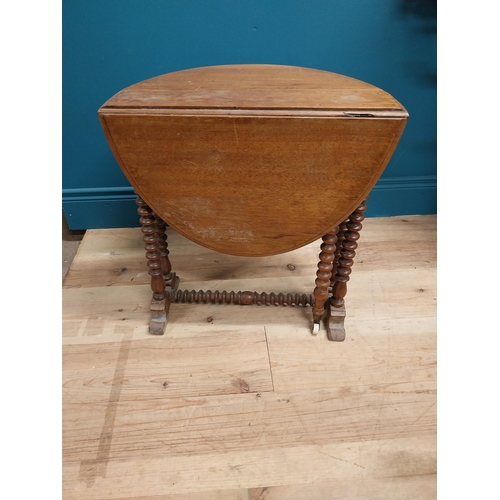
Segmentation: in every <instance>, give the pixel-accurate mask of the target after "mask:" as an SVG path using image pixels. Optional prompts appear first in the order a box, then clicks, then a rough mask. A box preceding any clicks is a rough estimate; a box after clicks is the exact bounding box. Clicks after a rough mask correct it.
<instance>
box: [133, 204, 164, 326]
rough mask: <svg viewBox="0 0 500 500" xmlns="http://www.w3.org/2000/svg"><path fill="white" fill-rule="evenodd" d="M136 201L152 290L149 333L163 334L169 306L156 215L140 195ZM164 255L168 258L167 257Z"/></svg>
mask: <svg viewBox="0 0 500 500" xmlns="http://www.w3.org/2000/svg"><path fill="white" fill-rule="evenodd" d="M136 203H137V205H138V206H139V208H138V209H137V212H138V213H139V215H140V219H139V221H140V223H141V225H142V228H141V231H142V233H143V237H142V239H143V240H144V248H145V250H146V258H147V259H148V268H149V271H148V272H149V275H150V276H151V289H152V290H153V298H152V299H151V322H150V324H149V333H152V334H154V335H163V333H164V332H165V327H166V325H167V314H168V310H169V308H170V294H168V293H167V292H166V290H165V279H164V277H163V269H162V255H161V253H160V240H159V238H158V226H157V216H156V214H155V213H154V212H153V210H151V208H149V207H148V205H147V204H146V202H145V201H144V200H143V199H142V198H141V197H140V196H137V200H136ZM158 224H159V223H158ZM165 241H166V240H165ZM162 244H163V243H162ZM164 257H165V258H166V259H168V257H166V256H164ZM164 265H165V266H167V267H165V270H167V269H168V265H167V263H166V261H164Z"/></svg>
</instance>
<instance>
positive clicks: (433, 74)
mask: <svg viewBox="0 0 500 500" xmlns="http://www.w3.org/2000/svg"><path fill="white" fill-rule="evenodd" d="M400 14H401V16H402V17H405V18H408V17H413V18H414V19H415V21H416V23H415V26H416V29H417V30H418V31H419V32H420V33H421V34H423V35H429V38H430V37H432V38H433V39H434V38H435V37H436V35H437V0H403V1H402V3H401V10H400ZM433 46H434V47H435V44H433ZM407 69H408V70H409V71H410V72H411V74H413V75H414V76H415V77H416V78H417V79H418V80H419V81H420V83H421V84H423V85H425V86H427V87H432V88H436V87H437V66H436V65H433V66H430V65H429V64H428V63H425V62H423V61H409V62H408V65H407Z"/></svg>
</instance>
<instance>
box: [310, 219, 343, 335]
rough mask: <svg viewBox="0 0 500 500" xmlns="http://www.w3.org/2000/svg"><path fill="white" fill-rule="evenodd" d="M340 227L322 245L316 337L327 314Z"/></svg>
mask: <svg viewBox="0 0 500 500" xmlns="http://www.w3.org/2000/svg"><path fill="white" fill-rule="evenodd" d="M338 232H339V227H338V226H337V227H335V228H333V229H332V230H331V231H330V232H329V233H327V234H325V236H323V243H322V244H321V253H320V254H319V262H318V270H317V271H316V288H315V289H314V306H313V329H312V333H313V334H314V335H316V334H317V333H318V332H319V329H320V321H321V318H322V317H323V316H324V314H325V307H324V306H325V302H326V300H327V299H328V285H329V284H330V279H331V277H332V268H333V261H334V259H335V255H334V252H335V248H336V245H335V243H336V242H337V233H338Z"/></svg>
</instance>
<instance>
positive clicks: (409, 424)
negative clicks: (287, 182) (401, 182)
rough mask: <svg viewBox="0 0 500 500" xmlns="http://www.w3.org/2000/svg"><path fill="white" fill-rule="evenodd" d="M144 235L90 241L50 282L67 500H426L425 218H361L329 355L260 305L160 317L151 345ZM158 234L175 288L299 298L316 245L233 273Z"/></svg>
mask: <svg viewBox="0 0 500 500" xmlns="http://www.w3.org/2000/svg"><path fill="white" fill-rule="evenodd" d="M141 236H142V235H141V232H140V230H139V229H119V230H92V231H87V233H86V234H85V237H84V238H83V241H82V243H81V245H80V248H79V250H78V253H77V255H76V257H75V259H74V261H73V263H72V266H71V268H70V270H69V272H68V274H67V276H66V279H65V281H64V283H63V315H64V317H63V498H64V499H65V500H70V499H85V500H93V499H102V500H105V499H115V500H117V499H141V500H187V499H192V500H215V499H217V500H244V499H245V500H247V499H248V500H257V499H259V500H264V499H265V500H285V499H286V500H328V499H335V500H344V499H353V500H354V499H356V500H359V499H369V500H378V499H380V500H390V499H397V500H404V499H411V500H417V499H433V498H435V497H436V295H435V293H436V244H435V240H436V218H435V217H434V216H420V217H396V218H381V219H368V220H366V221H365V223H364V228H363V231H362V232H361V240H360V247H359V251H358V255H357V257H356V260H355V264H354V267H353V273H352V275H351V281H350V282H349V291H348V295H347V299H346V306H347V314H348V316H347V319H346V330H347V339H346V341H345V342H343V343H335V342H329V341H327V339H326V334H325V331H324V329H323V330H322V331H321V332H320V334H319V335H318V336H317V337H314V336H312V335H311V334H310V327H311V321H312V320H311V308H298V307H297V308H295V307H293V308H292V307H274V306H232V305H204V304H200V305H195V304H173V305H172V308H171V313H170V322H169V324H168V326H167V331H166V334H165V335H164V336H162V337H156V336H151V335H149V334H148V333H147V330H148V328H147V324H148V319H149V309H148V308H149V301H150V294H151V292H150V288H149V283H148V281H149V280H148V275H147V272H146V262H145V257H144V250H143V243H142V239H141ZM168 237H169V247H170V250H171V254H170V257H171V262H172V265H173V267H174V270H175V271H176V272H177V274H178V275H179V276H180V277H181V288H182V289H195V290H198V289H207V288H213V289H216V288H217V289H220V290H222V289H226V290H228V291H229V290H252V291H258V292H261V291H267V292H269V291H276V292H280V291H284V292H300V293H311V292H312V289H313V287H314V278H315V272H316V264H317V257H318V248H319V247H318V243H314V244H311V245H308V246H307V247H304V248H302V249H300V250H297V251H294V252H291V253H288V254H283V255H278V256H275V257H269V258H267V257H266V258H254V259H245V258H241V257H231V256H225V255H221V254H217V253H215V252H212V251H210V250H207V249H204V248H202V247H199V246H196V245H195V244H193V243H190V242H189V241H187V240H186V239H184V238H183V237H181V236H179V235H177V234H176V233H174V232H173V231H170V230H169V231H168ZM288 264H293V266H295V268H294V269H293V270H291V269H290V267H291V266H288V267H287V265H288Z"/></svg>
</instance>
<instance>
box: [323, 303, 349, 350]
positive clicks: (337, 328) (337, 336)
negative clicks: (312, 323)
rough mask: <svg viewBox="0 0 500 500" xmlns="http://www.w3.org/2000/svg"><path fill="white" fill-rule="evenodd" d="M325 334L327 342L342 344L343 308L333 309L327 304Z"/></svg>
mask: <svg viewBox="0 0 500 500" xmlns="http://www.w3.org/2000/svg"><path fill="white" fill-rule="evenodd" d="M326 309H327V315H326V334H327V336H328V340H332V341H334V342H342V341H344V340H345V328H344V319H345V306H342V307H333V306H332V305H330V303H329V302H328V303H327V308H326Z"/></svg>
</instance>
